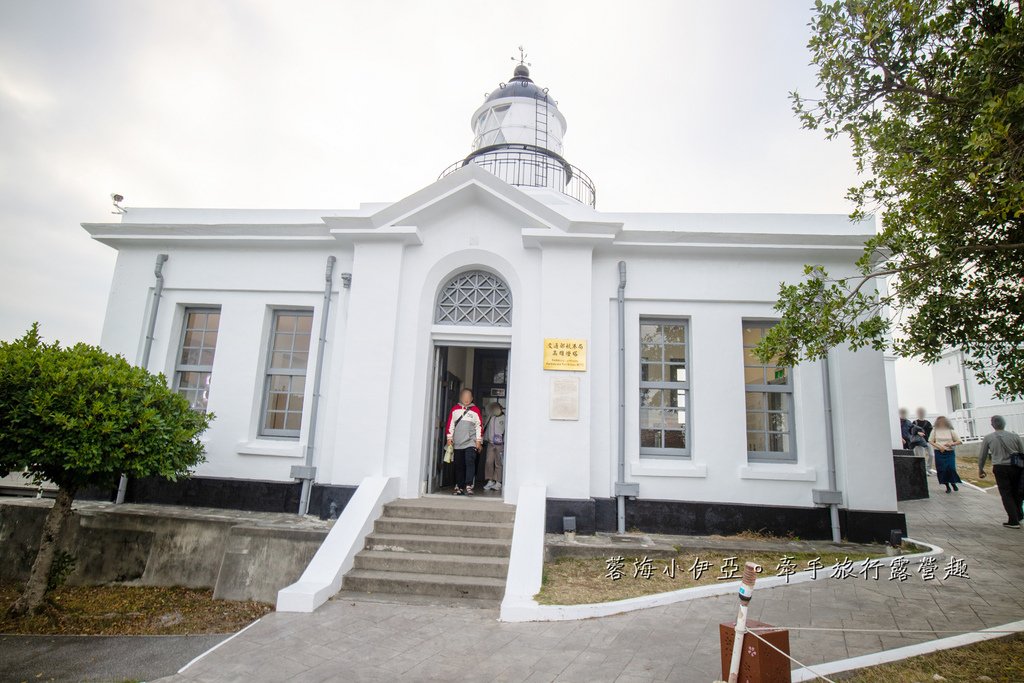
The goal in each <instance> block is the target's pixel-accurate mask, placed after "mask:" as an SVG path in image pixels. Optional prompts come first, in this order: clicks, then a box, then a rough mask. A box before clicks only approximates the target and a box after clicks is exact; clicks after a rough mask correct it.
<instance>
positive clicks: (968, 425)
mask: <svg viewBox="0 0 1024 683" xmlns="http://www.w3.org/2000/svg"><path fill="white" fill-rule="evenodd" d="M993 415H1002V416H1003V417H1004V418H1005V419H1006V429H1007V431H1011V432H1015V433H1017V434H1024V403H1011V404H1009V405H1007V404H1005V403H1004V404H1001V405H991V406H978V407H977V408H968V409H965V410H958V411H956V412H955V413H953V414H951V415H947V417H948V418H949V421H950V422H952V423H953V429H955V430H956V431H957V433H958V434H959V435H960V437H961V438H963V439H964V440H965V441H966V440H969V439H970V438H972V437H973V438H975V439H980V438H982V437H983V436H985V435H986V434H988V433H989V432H991V431H992V425H991V424H990V423H989V420H990V418H991V417H992V416H993Z"/></svg>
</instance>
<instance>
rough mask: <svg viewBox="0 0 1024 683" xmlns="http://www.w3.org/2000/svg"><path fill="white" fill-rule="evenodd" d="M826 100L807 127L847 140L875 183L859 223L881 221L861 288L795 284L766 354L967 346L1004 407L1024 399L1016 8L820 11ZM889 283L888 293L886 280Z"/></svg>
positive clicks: (861, 198)
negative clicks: (1006, 401) (877, 215)
mask: <svg viewBox="0 0 1024 683" xmlns="http://www.w3.org/2000/svg"><path fill="white" fill-rule="evenodd" d="M815 11H816V14H815V17H814V19H813V20H812V22H811V29H812V37H811V40H810V42H809V44H808V47H809V49H810V52H811V56H812V62H813V63H814V65H815V66H816V67H817V69H818V86H819V89H820V91H821V98H820V99H813V100H812V99H807V98H804V97H801V96H800V95H798V94H797V93H793V94H792V97H793V102H794V110H795V112H796V113H797V115H798V116H799V118H800V120H801V122H802V123H803V126H804V127H805V128H809V129H820V130H822V131H823V132H824V133H825V135H826V137H828V138H830V139H832V138H836V137H840V136H845V137H847V138H849V140H850V141H851V143H852V150H853V155H854V158H855V160H856V163H857V168H858V170H859V171H860V172H863V173H865V174H866V176H867V179H866V180H865V181H864V182H863V183H861V184H860V185H859V186H857V187H854V188H852V189H851V190H850V193H849V197H850V198H851V199H852V200H853V201H854V203H855V206H856V210H855V212H854V214H853V218H855V219H856V218H863V217H865V216H866V215H869V214H871V213H874V212H876V211H881V214H882V219H881V230H880V231H879V233H878V235H877V236H875V237H874V238H873V239H871V240H870V241H869V243H868V244H867V245H866V250H865V253H864V255H863V256H862V258H861V259H860V260H859V261H858V263H857V268H858V270H859V275H857V276H853V277H837V278H835V279H830V277H829V274H828V273H827V272H826V271H825V270H824V269H822V268H820V267H809V268H808V269H807V272H806V275H807V276H808V277H807V278H806V279H805V280H804V281H802V282H800V283H797V284H784V285H783V286H782V287H781V289H780V296H779V304H778V306H777V308H778V310H779V311H780V312H781V313H782V317H783V321H782V324H780V325H779V326H777V327H776V328H775V329H773V330H772V331H771V333H770V334H769V335H768V336H767V338H766V339H765V340H764V342H763V343H762V346H761V347H760V349H759V353H760V354H761V355H762V358H763V359H765V360H767V359H769V358H772V357H775V356H777V357H779V358H781V359H782V360H784V361H786V362H790V363H793V362H797V361H799V360H802V359H814V358H820V357H821V356H822V355H823V354H824V353H825V351H826V350H827V349H828V348H829V347H832V346H836V345H838V344H843V343H849V344H851V345H853V346H855V347H859V346H870V347H873V348H884V347H886V346H887V344H888V341H887V340H888V339H889V336H890V335H892V338H893V339H894V340H895V341H894V342H893V348H894V350H895V351H896V352H897V353H898V354H900V355H903V356H913V357H918V358H920V359H922V360H924V361H925V362H932V361H935V360H937V359H938V358H939V356H940V355H941V353H942V351H943V349H944V348H957V347H958V348H961V349H963V350H964V351H965V352H966V353H967V354H968V357H969V359H970V360H969V363H971V364H973V367H974V369H975V370H976V371H977V372H978V373H979V377H980V378H981V379H982V381H985V382H988V383H991V384H993V386H994V388H995V390H996V391H997V393H999V394H1000V395H1002V396H1005V397H1010V396H1020V395H1024V24H1022V18H1021V3H1019V2H1009V1H1005V0H844V1H842V2H832V3H824V2H821V1H820V0H818V1H817V2H816V3H815ZM882 280H885V281H884V282H882Z"/></svg>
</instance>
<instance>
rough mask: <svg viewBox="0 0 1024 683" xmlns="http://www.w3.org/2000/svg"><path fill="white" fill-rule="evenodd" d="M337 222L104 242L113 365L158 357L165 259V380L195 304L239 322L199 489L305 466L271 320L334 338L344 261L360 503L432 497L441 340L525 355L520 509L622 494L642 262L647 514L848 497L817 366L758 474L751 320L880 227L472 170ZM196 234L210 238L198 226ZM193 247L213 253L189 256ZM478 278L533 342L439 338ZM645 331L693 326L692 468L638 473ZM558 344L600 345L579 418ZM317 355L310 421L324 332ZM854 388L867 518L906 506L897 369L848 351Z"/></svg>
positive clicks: (329, 451) (277, 216) (639, 477)
mask: <svg viewBox="0 0 1024 683" xmlns="http://www.w3.org/2000/svg"><path fill="white" fill-rule="evenodd" d="M535 196H537V197H540V198H541V199H543V195H535ZM563 199H564V198H563ZM568 201H569V202H571V200H568ZM322 215H323V216H330V217H334V218H333V219H331V220H328V221H327V225H324V223H323V221H321V223H320V225H319V226H317V225H316V224H315V222H314V221H313V220H312V218H311V217H310V215H309V213H308V212H297V213H296V214H294V215H292V216H289V215H288V214H285V213H283V212H274V213H272V214H267V215H262V214H260V213H259V212H251V213H244V212H237V211H236V212H232V213H230V214H229V215H227V214H226V215H225V217H224V218H223V219H222V220H223V222H221V219H218V214H217V212H215V211H212V212H201V211H190V212H187V213H182V214H177V213H176V212H175V211H173V210H167V211H163V212H161V211H160V210H148V211H143V212H140V213H133V211H132V210H130V211H129V214H127V216H128V218H132V217H133V216H141V217H142V218H143V219H144V221H143V220H139V219H138V218H136V219H135V220H137V221H139V222H140V223H141V222H145V223H146V224H147V226H149V227H147V228H146V229H145V230H143V229H142V228H141V227H132V226H119V225H116V224H115V225H101V226H87V227H88V228H89V229H90V231H91V232H93V234H94V236H97V238H98V239H101V240H103V241H106V242H107V243H109V244H112V245H115V246H117V247H118V248H119V249H120V253H119V257H118V261H117V266H116V268H115V274H114V283H113V286H112V289H111V297H110V303H109V307H108V312H107V319H106V322H105V325H104V331H103V338H102V343H103V345H104V346H105V347H106V348H107V349H109V350H112V351H118V352H121V353H124V354H125V355H126V356H127V357H128V358H129V359H130V360H137V359H138V354H139V352H140V349H141V346H142V335H143V332H142V330H143V326H144V322H145V319H146V311H147V305H148V303H147V302H148V297H149V294H150V292H151V287H152V284H153V272H152V270H153V261H154V258H155V256H156V254H157V253H160V252H165V253H168V254H169V255H170V260H169V261H168V263H167V265H166V266H165V277H166V285H165V289H164V298H163V301H162V302H161V305H160V315H159V318H158V322H157V328H156V334H155V337H156V341H155V343H154V347H153V353H152V357H151V362H150V364H149V366H150V368H151V369H154V370H163V371H164V372H166V373H167V374H168V376H170V375H171V373H172V371H173V362H174V356H175V355H176V353H177V345H178V341H179V338H180V333H181V332H180V328H181V320H182V312H183V310H184V307H185V306H187V305H202V304H210V305H219V306H220V307H221V311H222V317H221V331H220V337H219V341H218V347H217V353H216V359H215V362H214V366H213V376H212V383H211V391H210V404H209V405H210V410H212V411H213V412H215V413H216V414H217V420H216V422H215V423H214V425H213V427H212V428H211V430H210V432H209V434H208V437H207V448H208V462H207V463H205V464H204V465H202V466H201V467H200V469H199V471H198V474H200V475H205V476H217V477H236V478H251V479H268V480H277V481H286V480H288V470H289V467H290V466H291V465H293V464H299V463H301V457H302V455H303V448H304V445H305V441H304V439H305V437H306V435H307V434H308V433H309V425H308V420H309V411H308V409H307V410H306V411H305V414H304V423H303V429H302V437H300V438H299V439H298V440H285V439H260V438H258V436H257V426H258V421H259V412H260V405H261V398H262V382H263V368H264V364H265V361H266V347H267V338H268V332H269V325H270V313H271V311H272V309H273V308H274V307H275V306H303V307H309V308H312V309H313V311H314V320H313V329H314V331H315V330H316V329H318V326H319V316H320V315H321V310H320V309H321V300H322V291H323V290H322V288H323V282H324V280H323V271H324V265H325V262H326V258H327V256H328V255H332V254H333V255H334V256H336V257H337V258H338V264H337V267H336V269H335V272H336V273H337V274H340V273H343V272H350V273H352V287H351V289H350V290H349V289H344V288H342V286H341V279H340V277H336V279H335V292H334V299H333V300H332V306H333V308H332V311H331V318H330V327H329V335H328V338H329V343H328V346H327V355H326V357H325V367H324V372H325V375H324V396H323V403H322V405H321V409H320V416H321V420H322V421H321V423H320V426H319V431H318V443H317V444H316V446H317V449H316V452H317V462H316V465H317V466H318V468H319V469H318V475H317V479H318V481H320V482H323V483H331V484H345V485H355V484H357V483H358V482H359V481H360V480H362V479H363V478H364V477H367V476H383V477H397V478H399V480H400V487H399V488H400V495H401V496H403V497H412V496H416V495H419V493H420V490H421V484H422V480H423V473H424V462H425V461H424V457H425V451H426V450H427V442H428V439H429V438H430V418H431V416H430V408H431V404H430V399H431V382H432V378H433V359H434V355H433V344H435V343H439V344H467V345H477V346H498V347H508V348H510V349H511V353H510V359H509V397H508V424H507V434H508V443H507V448H506V463H507V465H506V486H505V489H504V490H505V492H506V497H507V499H508V500H509V501H510V502H515V501H514V500H513V498H514V495H515V494H514V492H515V491H517V490H519V488H520V487H521V486H533V485H542V486H544V487H545V488H546V491H547V495H548V496H549V497H552V498H588V497H600V498H606V497H609V496H611V495H612V491H613V482H614V480H615V468H616V460H615V443H616V434H617V422H616V421H617V411H616V402H615V393H616V386H615V383H616V336H615V335H616V327H615V321H616V318H615V315H616V311H615V296H616V287H617V283H618V274H617V266H616V264H617V262H618V261H619V260H625V261H626V262H627V264H628V285H627V289H626V297H627V300H626V330H627V335H626V343H627V346H626V358H627V365H626V386H627V390H626V397H627V409H626V431H625V433H626V451H627V477H628V478H629V479H631V480H633V481H637V482H639V483H640V495H641V497H642V498H654V499H666V500H686V501H718V502H733V503H747V504H762V505H796V506H810V505H811V490H812V489H814V488H827V473H826V463H825V444H824V438H825V432H824V424H823V420H824V412H823V408H822V393H821V392H822V387H821V372H820V366H819V365H818V364H816V363H811V364H807V365H803V366H800V367H798V368H796V369H795V370H794V373H793V377H794V385H795V390H794V399H795V422H796V439H795V442H796V450H797V460H796V462H794V463H786V464H768V463H764V464H748V462H747V455H746V439H745V408H744V385H743V360H742V358H743V355H742V337H741V327H742V322H743V320H745V319H770V318H771V317H772V316H773V310H772V303H773V299H774V296H775V293H776V291H777V289H778V283H779V282H780V281H781V280H789V281H793V280H797V279H799V278H800V277H801V273H802V268H803V265H804V263H808V262H814V263H822V264H824V265H826V267H828V268H829V269H830V271H832V272H834V273H839V272H843V271H844V270H847V269H849V268H850V267H851V264H852V262H853V260H854V259H855V258H856V256H857V255H858V254H859V250H858V248H857V246H856V245H857V236H858V235H859V234H860V235H862V234H867V233H868V232H870V229H871V228H870V226H864V225H860V226H854V227H853V228H851V224H849V222H848V221H845V220H844V219H841V217H811V218H808V217H806V216H798V217H793V219H792V221H791V222H787V218H786V217H785V216H764V217H759V216H730V217H706V218H700V217H699V216H698V217H696V218H695V217H694V215H686V214H678V215H664V214H658V215H655V216H654V217H653V218H652V217H651V216H649V215H643V214H636V215H632V214H609V215H602V214H599V213H597V212H593V211H592V210H590V209H588V208H586V207H582V206H580V205H568V206H565V207H561V206H559V205H557V204H552V205H549V206H545V205H544V204H542V203H540V202H539V201H537V199H531V198H530V196H528V195H527V194H525V193H522V192H520V191H518V190H516V189H514V188H511V187H509V186H507V185H504V183H500V181H497V180H496V179H493V177H490V176H487V174H486V173H485V172H483V171H480V170H479V169H471V168H467V169H463V170H460V171H458V172H456V173H455V174H452V176H449V177H447V178H445V179H444V180H442V181H439V182H438V183H435V184H434V185H432V186H430V187H428V188H426V189H425V190H423V191H421V192H419V193H417V194H416V195H413V196H412V197H410V198H407V199H405V200H402V202H399V203H396V204H395V205H392V206H390V207H388V206H369V205H368V206H367V207H363V208H361V209H360V210H355V211H334V212H322ZM186 219H187V220H188V221H193V222H191V223H188V228H187V229H184V230H183V229H182V228H181V227H180V225H181V224H182V222H183V221H184V220H186ZM229 219H230V220H229ZM126 220H127V219H126ZM229 223H230V224H229ZM815 225H817V226H819V228H818V230H817V232H815V230H814V226H815ZM659 226H660V228H659ZM702 226H707V228H706V229H705V230H702V229H701V228H702ZM744 226H746V232H744V230H743V227H744ZM328 228H330V230H333V231H334V232H333V233H331V232H330V231H329V230H328ZM161 231H162V232H161ZM858 231H859V232H858ZM143 233H144V234H143ZM182 234H186V235H194V236H195V238H194V239H193V238H189V239H178V238H179V237H180V236H181V235H182ZM211 234H216V238H213V237H210V235H211ZM140 235H143V236H141V237H140ZM161 235H163V236H161ZM202 235H206V236H207V237H209V239H206V238H205V237H204V238H201V237H199V236H202ZM300 238H301V239H300ZM203 240H205V241H203ZM477 268H479V269H484V270H488V271H490V272H493V273H495V274H497V275H499V276H500V277H502V278H503V279H504V280H505V282H506V283H507V284H508V286H509V288H510V291H511V292H512V296H513V324H512V326H511V327H508V328H455V327H451V326H439V325H435V324H434V323H433V314H434V306H435V301H436V296H437V292H438V290H439V289H440V288H441V287H442V286H443V285H444V283H445V282H447V280H448V279H449V278H451V277H452V276H453V275H455V274H457V273H459V272H461V271H464V270H470V269H477ZM641 316H671V317H681V318H685V319H687V320H688V321H689V324H690V335H691V347H690V358H689V362H690V372H691V382H692V387H691V396H690V400H691V410H692V412H691V415H690V418H691V422H692V444H691V445H692V456H691V457H690V458H688V459H666V458H657V459H655V458H646V457H644V458H641V457H640V455H639V431H638V420H639V407H638V391H637V388H638V382H639V377H638V374H639V319H640V317H641ZM545 337H567V338H575V337H580V338H585V339H587V340H588V341H589V343H590V353H589V359H588V370H587V372H585V373H574V374H577V375H578V376H579V379H580V396H581V405H580V419H579V420H578V421H552V420H550V419H549V418H548V398H549V390H550V381H551V379H552V377H554V376H556V375H557V374H558V373H554V372H551V371H544V370H543V368H542V340H543V339H544V338H545ZM313 346H314V348H311V353H310V356H311V361H310V368H309V377H310V381H308V382H307V396H306V405H307V406H308V405H309V402H310V400H311V398H312V396H311V392H312V389H311V387H312V381H311V378H312V375H313V373H314V372H315V371H316V368H315V367H313V360H314V359H315V334H314V341H313ZM464 379H467V380H468V379H469V378H464ZM833 382H834V397H833V400H834V402H835V408H836V410H835V412H836V436H837V441H838V444H837V452H838V454H839V457H840V467H839V483H840V488H842V489H843V491H844V493H845V496H846V502H847V504H848V506H849V507H851V508H855V509H861V510H894V509H895V492H894V485H893V482H892V478H891V477H883V476H879V472H886V471H891V467H892V460H891V450H890V449H891V443H890V441H891V435H890V420H889V415H888V412H889V411H888V402H887V399H886V396H887V394H886V376H885V368H884V362H883V359H882V356H881V355H880V354H878V353H875V352H872V351H862V352H858V353H850V352H847V351H837V352H835V353H834V356H833Z"/></svg>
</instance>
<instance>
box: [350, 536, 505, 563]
mask: <svg viewBox="0 0 1024 683" xmlns="http://www.w3.org/2000/svg"><path fill="white" fill-rule="evenodd" d="M366 549H367V550H392V551H398V552H410V553H430V554H432V555H464V556H465V555H469V556H477V557H508V556H509V553H510V552H511V550H512V541H511V540H508V539H502V538H472V539H465V538H456V537H452V536H422V535H417V534H382V533H378V532H376V531H374V532H373V533H370V534H367V536H366Z"/></svg>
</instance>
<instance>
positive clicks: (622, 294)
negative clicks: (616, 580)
mask: <svg viewBox="0 0 1024 683" xmlns="http://www.w3.org/2000/svg"><path fill="white" fill-rule="evenodd" d="M617 303H618V312H619V433H618V436H619V443H618V457H619V481H618V484H619V485H620V486H621V485H623V484H625V482H626V262H625V261H619V293H618V299H617ZM616 493H617V496H616V498H617V506H618V522H619V526H618V528H619V533H620V534H624V533H626V496H625V495H624V494H623V493H622V491H616Z"/></svg>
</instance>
